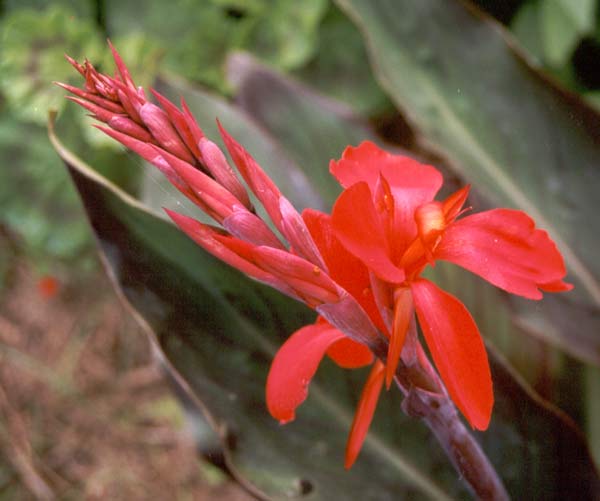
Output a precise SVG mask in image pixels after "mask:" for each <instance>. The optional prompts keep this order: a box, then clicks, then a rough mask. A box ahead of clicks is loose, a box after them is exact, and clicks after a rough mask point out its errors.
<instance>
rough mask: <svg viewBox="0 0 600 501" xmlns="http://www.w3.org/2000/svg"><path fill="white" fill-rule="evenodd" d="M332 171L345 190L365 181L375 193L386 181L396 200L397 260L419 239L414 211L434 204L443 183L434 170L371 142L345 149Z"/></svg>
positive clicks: (333, 165)
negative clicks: (421, 206)
mask: <svg viewBox="0 0 600 501" xmlns="http://www.w3.org/2000/svg"><path fill="white" fill-rule="evenodd" d="M329 168H330V171H331V173H332V174H333V175H334V176H335V177H336V178H337V179H338V181H339V182H340V184H341V185H342V186H344V187H345V188H348V187H350V186H352V185H353V184H355V183H358V182H361V181H364V182H366V183H367V184H368V185H369V188H370V189H371V192H372V193H375V188H376V185H377V180H378V179H379V176H380V175H381V176H383V177H384V178H385V179H386V181H387V182H388V183H389V185H390V188H391V192H392V194H393V197H394V204H395V214H394V234H395V236H394V251H395V254H394V255H395V256H396V255H397V254H398V256H397V257H398V258H399V255H401V254H402V253H403V252H404V250H405V249H406V247H407V246H408V244H410V242H411V241H412V240H413V238H414V237H415V235H416V226H415V223H414V220H413V214H414V211H415V209H416V208H417V207H418V206H419V205H422V204H424V203H427V202H430V201H431V200H433V198H434V197H435V194H436V193H437V192H438V190H439V189H440V187H441V186H442V181H443V179H442V175H441V174H440V172H439V171H438V170H437V169H436V168H435V167H432V166H430V165H425V164H421V163H419V162H417V161H416V160H414V159H412V158H410V157H406V156H403V155H392V154H391V153H389V152H387V151H385V150H382V149H381V148H379V147H378V146H377V145H375V144H373V143H371V142H369V141H365V142H363V143H361V144H360V145H359V146H358V147H352V146H349V147H348V148H346V149H345V150H344V153H343V155H342V158H341V159H340V160H338V161H337V162H336V161H331V163H330V164H329ZM396 253H397V254H396Z"/></svg>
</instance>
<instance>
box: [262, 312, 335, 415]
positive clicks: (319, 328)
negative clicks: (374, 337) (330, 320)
mask: <svg viewBox="0 0 600 501" xmlns="http://www.w3.org/2000/svg"><path fill="white" fill-rule="evenodd" d="M343 337H344V334H343V333H341V332H340V331H339V330H337V329H334V328H333V327H331V326H330V325H329V324H327V323H320V322H319V323H316V324H313V325H307V326H306V327H302V328H301V329H300V330H297V331H296V332H294V334H292V335H291V337H289V338H288V340H287V341H286V342H285V343H283V345H282V346H281V348H279V351H278V352H277V354H276V355H275V358H274V359H273V364H272V365H271V369H270V370H269V375H268V377H267V391H266V393H267V408H268V409H269V413H270V414H271V416H273V417H274V418H275V419H277V420H278V421H279V422H280V423H281V424H285V423H288V422H289V421H292V420H293V419H294V418H295V417H296V407H298V406H299V405H300V404H301V403H302V402H304V400H305V399H306V397H307V395H308V385H309V383H310V381H311V379H312V378H313V376H314V375H315V373H316V372H317V368H318V367H319V363H321V360H322V359H323V356H324V355H325V352H326V351H327V349H328V348H329V347H330V346H331V345H332V344H333V343H335V342H336V341H339V340H340V339H342V338H343Z"/></svg>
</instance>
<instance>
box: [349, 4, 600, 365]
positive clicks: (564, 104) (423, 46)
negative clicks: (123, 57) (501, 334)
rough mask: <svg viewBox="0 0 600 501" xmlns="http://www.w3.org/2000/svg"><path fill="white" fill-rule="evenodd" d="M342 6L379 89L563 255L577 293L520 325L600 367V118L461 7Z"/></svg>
mask: <svg viewBox="0 0 600 501" xmlns="http://www.w3.org/2000/svg"><path fill="white" fill-rule="evenodd" d="M338 4H339V5H340V6H341V7H342V8H343V9H344V10H345V11H346V12H347V13H348V15H350V17H351V18H352V19H353V20H354V21H355V23H356V24H357V25H358V27H359V28H360V29H361V31H362V32H363V35H364V36H365V39H366V40H367V43H368V45H369V48H370V55H371V59H372V64H373V67H374V68H375V71H376V75H377V77H378V79H379V81H380V83H381V85H382V87H383V88H384V89H385V90H386V91H387V92H388V94H389V96H390V97H391V98H392V99H393V100H394V102H395V103H396V104H397V105H398V106H399V107H400V108H401V109H403V110H405V111H406V112H407V114H408V115H409V117H410V118H411V120H412V122H413V123H414V124H415V125H416V126H417V127H418V129H420V131H421V132H422V133H423V134H424V135H425V137H426V138H427V140H429V141H430V143H431V144H433V145H435V147H437V148H439V150H440V151H443V152H444V153H445V154H446V155H447V157H448V158H449V159H450V160H451V161H452V164H453V166H454V167H455V168H456V169H457V170H458V172H460V173H461V174H462V175H463V176H464V177H466V178H467V179H468V180H469V181H471V182H472V183H474V185H475V187H476V188H477V189H478V190H480V191H481V192H482V193H483V194H484V195H485V196H486V198H487V199H488V200H490V201H491V202H492V203H493V205H500V206H508V207H515V208H519V209H523V210H525V211H526V212H527V213H529V214H530V215H531V216H532V217H533V218H534V219H535V220H536V222H537V224H538V225H539V226H540V227H542V228H545V229H546V230H548V232H549V233H550V235H551V236H552V238H553V239H554V240H555V242H556V243H557V245H558V247H559V248H560V250H561V251H562V253H563V255H564V257H565V262H566V266H567V269H568V271H569V279H571V280H573V281H574V282H575V285H576V287H575V290H574V291H572V292H570V293H569V294H560V295H549V297H548V299H545V300H544V303H543V304H544V306H543V307H542V308H543V309H538V308H532V307H531V303H530V302H525V301H517V300H515V301H513V308H514V310H515V314H516V316H517V318H516V320H517V321H518V322H519V324H520V325H521V326H523V327H524V328H526V329H527V330H529V331H531V332H535V333H536V335H538V336H540V337H543V338H544V339H547V340H548V341H550V342H552V343H555V344H557V345H559V346H561V347H562V348H564V349H565V350H567V351H568V352H569V353H571V354H573V355H574V356H576V357H578V358H580V359H583V360H586V361H589V362H592V363H595V364H600V337H599V336H598V334H597V333H598V330H599V327H600V323H599V321H598V318H599V317H598V307H599V306H600V283H599V278H598V277H599V276H600V261H599V260H598V259H597V255H596V250H595V249H597V244H598V235H600V219H599V218H598V217H596V212H597V211H596V207H597V192H598V188H599V187H600V171H599V170H598V168H597V166H598V164H600V142H598V140H597V131H598V130H599V127H600V119H599V117H598V116H597V115H595V114H594V113H592V112H590V110H589V109H588V108H587V107H585V106H582V105H581V103H580V102H578V101H577V100H576V99H575V98H572V97H571V96H567V95H564V94H562V93H561V92H560V91H559V90H557V89H555V88H553V87H552V86H550V85H549V84H548V82H547V81H545V80H543V79H542V78H541V77H540V76H539V75H538V74H536V73H535V72H534V71H533V70H532V69H531V68H529V67H528V66H526V64H525V63H524V62H523V60H522V59H521V58H519V57H518V56H517V55H516V54H515V53H514V52H513V51H512V50H511V48H510V47H509V45H508V44H507V43H506V40H505V38H504V34H503V32H502V31H501V28H500V27H499V26H497V25H496V24H495V23H493V22H492V21H490V20H488V19H486V18H483V17H481V16H480V15H478V14H476V13H475V12H474V11H472V10H470V9H467V8H465V7H464V5H462V4H461V3H460V2H446V1H442V0H423V1H422V2H419V3H418V4H417V3H414V2H409V1H401V2H396V1H390V0H377V1H365V0H338ZM398 12H402V15H398ZM457 26H460V29H456V27H457Z"/></svg>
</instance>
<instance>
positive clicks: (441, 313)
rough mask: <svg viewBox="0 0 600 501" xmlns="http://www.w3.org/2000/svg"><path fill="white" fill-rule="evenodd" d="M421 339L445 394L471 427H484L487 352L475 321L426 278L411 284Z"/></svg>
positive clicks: (488, 409)
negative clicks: (442, 382) (444, 386)
mask: <svg viewBox="0 0 600 501" xmlns="http://www.w3.org/2000/svg"><path fill="white" fill-rule="evenodd" d="M411 289H412V293H413V299H414V302H415V309H416V310H417V316H418V318H419V323H420V324H421V328H422V330H423V335H424V336H425V341H426V342H427V346H428V347H429V350H430V352H431V355H432V357H433V361H434V362H435V366H436V367H437V369H438V371H439V372H440V375H441V376H442V380H443V381H444V384H445V385H446V388H447V390H448V393H449V394H450V397H452V400H453V401H454V403H455V404H456V406H457V407H458V408H459V409H460V411H461V412H462V413H463V414H464V415H465V417H466V418H467V420H468V421H469V423H471V426H473V427H474V428H476V429H478V430H485V429H486V428H487V427H488V425H489V422H490V417H491V413H492V406H493V404H494V394H493V391H492V378H491V374H490V367H489V364H488V359H487V353H486V351H485V346H484V344H483V340H482V339H481V336H480V334H479V330H478V329H477V325H475V321H474V320H473V317H471V314H470V313H469V312H468V310H467V309H466V308H465V306H464V305H463V304H462V303H461V302H460V301H459V300H458V299H456V298H455V297H454V296H452V295H450V294H448V293H447V292H444V291H442V290H441V289H439V288H438V287H437V286H435V285H434V284H433V283H431V282H429V281H428V280H418V281H416V282H413V283H412V284H411Z"/></svg>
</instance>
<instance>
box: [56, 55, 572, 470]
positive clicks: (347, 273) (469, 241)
mask: <svg viewBox="0 0 600 501" xmlns="http://www.w3.org/2000/svg"><path fill="white" fill-rule="evenodd" d="M111 48H112V46H111ZM112 50H113V54H114V57H115V61H116V64H117V68H118V70H119V75H118V76H115V77H114V78H113V77H109V76H106V75H103V74H101V73H98V72H97V71H96V70H95V69H94V67H93V66H92V65H91V64H90V63H89V62H87V61H86V62H85V63H84V64H83V65H81V64H79V63H77V62H75V61H73V60H72V59H69V61H70V62H71V64H72V65H73V66H74V67H75V68H76V69H77V70H78V71H79V72H80V73H81V74H82V75H83V76H84V78H85V89H78V88H75V87H71V86H67V85H64V84H59V85H62V86H63V87H64V88H65V89H67V90H68V91H70V92H72V93H73V94H75V95H76V96H77V97H71V98H70V99H71V100H73V101H75V102H77V103H78V104H80V105H81V106H83V107H85V108H87V109H88V110H90V111H91V112H92V114H93V116H94V117H95V118H97V119H98V120H100V121H102V122H104V123H106V124H107V125H108V127H103V126H100V127H99V128H100V129H101V130H103V131H104V132H106V133H107V134H108V135H110V136H111V137H113V138H115V139H116V140H118V141H120V142H121V143H123V144H124V145H125V146H127V147H129V148H130V149H132V150H133V151H135V152H137V153H138V154H139V155H141V156H142V157H143V158H145V159H146V160H148V161H149V162H150V163H152V164H153V165H155V166H156V167H158V168H159V169H160V170H161V171H162V172H163V173H164V174H165V175H166V176H167V178H168V179H169V180H170V181H171V182H172V183H173V184H174V185H175V186H176V187H177V188H178V189H179V190H180V191H181V192H182V193H184V194H185V195H186V196H187V197H189V198H190V199H191V200H192V201H193V202H194V203H196V204H197V205H198V206H199V207H201V208H202V209H203V210H204V211H205V212H206V213H207V214H208V215H209V216H211V217H212V218H213V219H214V220H215V221H216V222H217V223H219V224H220V225H221V228H215V227H212V226H209V225H205V224H203V223H200V222H199V221H197V220H195V219H192V218H190V217H187V216H184V215H182V214H178V213H175V212H172V211H169V210H167V213H168V214H169V216H170V217H171V218H172V219H173V221H174V222H175V223H176V224H177V225H178V226H179V227H180V228H181V229H182V230H183V231H184V232H185V233H187V234H188V235H189V236H190V237H191V238H192V239H194V240H195V241H196V242H197V243H198V244H199V245H200V246H201V247H203V248H204V249H205V250H207V251H208V252H210V253H211V254H213V255H215V256H216V257H218V258H220V259H221V260H223V261H224V262H226V263H228V264H229V265H231V266H234V267H236V268H237V269H239V270H241V271H242V272H244V273H245V274H247V275H248V276H250V277H252V278H254V279H256V280H259V281H261V282H264V283H266V284H269V285H270V286H272V287H274V288H276V289H278V290H280V291H281V292H283V293H284V294H287V295H289V296H291V297H294V298H296V299H297V300H299V301H303V302H304V303H306V304H307V305H309V306H310V307H312V308H314V309H315V310H316V311H317V312H318V313H319V316H318V318H317V321H316V322H315V323H314V324H313V325H309V326H305V327H303V328H301V329H299V330H298V331H296V332H295V333H294V334H292V335H291V337H290V338H289V339H288V340H287V341H286V342H285V343H284V344H283V346H282V347H281V348H280V350H279V351H278V353H277V355H276V356H275V359H274V360H273V364H272V366H271V370H270V372H269V376H268V378H267V385H266V399H267V407H268V409H269V412H270V413H271V415H272V416H273V417H274V418H276V419H278V420H279V421H280V422H281V423H285V422H288V421H290V420H292V419H294V417H295V410H296V408H297V407H298V406H299V405H300V404H301V403H302V402H303V401H304V400H305V398H306V396H307V392H308V385H309V383H310V380H311V379H312V377H313V376H314V374H315V372H316V371H317V368H318V365H319V363H320V362H321V360H322V358H323V357H324V356H325V355H327V356H328V357H330V358H331V359H332V360H333V361H334V362H336V363H337V364H338V365H339V366H341V367H344V368H357V367H362V366H366V365H369V364H373V367H372V369H371V372H370V375H369V377H368V379H367V382H366V384H365V387H364V389H363V392H362V395H361V398H360V401H359V405H358V407H357V411H356V414H355V418H354V422H353V424H352V428H351V431H350V436H349V439H348V445H347V449H346V460H345V465H346V467H347V468H349V467H350V466H351V465H352V464H353V462H354V461H355V460H356V457H357V456H358V453H359V451H360V448H361V446H362V443H363V440H364V438H365V436H366V434H367V431H368V428H369V426H370V423H371V420H372V417H373V414H374V411H375V407H376V404H377V399H378V396H379V394H380V391H381V388H382V387H383V384H384V382H385V383H386V386H387V387H388V388H389V386H390V385H391V383H392V381H393V380H394V379H395V378H397V377H398V376H397V375H398V371H397V369H398V367H399V364H401V366H402V367H404V368H406V367H408V368H410V367H411V366H419V365H420V366H427V367H429V366H428V362H427V361H426V358H425V357H426V355H425V352H424V350H423V348H422V347H421V345H420V344H419V341H418V337H417V330H416V324H417V320H418V324H419V325H420V327H421V331H422V333H423V337H424V339H425V342H426V343H427V346H428V348H429V351H430V353H431V356H432V358H433V361H434V363H435V366H436V367H437V369H438V371H439V373H440V376H441V379H442V381H443V383H444V387H445V389H444V387H442V386H440V388H439V391H441V392H445V391H447V392H448V394H449V395H450V397H451V398H452V400H453V401H454V403H455V404H456V406H457V407H458V408H459V409H460V411H461V412H462V413H463V415H464V416H465V417H466V419H467V420H468V422H469V423H470V424H471V426H473V427H474V428H476V429H479V430H484V429H486V428H487V427H488V424H489V421H490V417H491V411H492V406H493V392H492V381H491V377H490V369H489V365H488V360H487V355H486V352H485V348H484V344H483V342H482V339H481V336H480V334H479V331H478V329H477V326H476V325H475V322H474V320H473V318H472V317H471V315H470V314H469V312H468V311H467V309H466V308H465V306H464V305H463V304H462V303H461V302H460V301H459V300H458V299H457V298H455V297H454V296H452V295H450V294H448V293H447V292H444V291H442V290H441V289H439V288H438V287H437V286H436V285H434V284H433V283H432V282H430V281H429V280H426V279H425V278H422V276H421V273H422V272H423V270H424V269H425V267H427V266H428V265H431V266H434V265H435V263H436V261H437V260H445V261H450V262H453V263H455V264H458V265H460V266H462V267H464V268H466V269H467V270H469V271H471V272H473V273H476V274H478V275H480V276H481V277H483V278H485V279H486V280H488V281H489V282H491V283H492V284H494V285H496V286H497V287H500V288H501V289H503V290H505V291H507V292H511V293H514V294H518V295H521V296H524V297H527V298H530V299H540V298H541V297H542V291H546V292H558V291H566V290H569V289H571V288H572V286H571V285H570V284H567V283H565V282H564V281H563V278H564V276H565V274H566V271H565V266H564V263H563V259H562V257H561V255H560V253H559V252H558V250H557V248H556V246H555V244H554V243H553V242H552V240H551V239H550V238H549V236H548V234H547V233H546V232H545V231H543V230H540V229H536V228H535V224H534V222H533V221H532V220H531V218H529V217H528V216H527V215H526V214H525V213H523V212H521V211H517V210H509V209H496V210H491V211H487V212H482V213H479V214H473V215H469V216H466V217H462V218H460V216H462V215H463V214H464V212H465V211H466V209H463V206H464V203H465V201H466V199H467V195H468V192H469V187H465V188H463V189H461V190H459V191H457V192H456V193H454V194H452V195H450V196H449V197H448V198H446V199H445V200H443V201H435V200H434V197H435V196H436V194H437V192H438V190H439V189H440V187H441V185H442V176H441V174H440V173H439V172H438V171H437V170H436V169H435V168H434V167H431V166H428V165H423V164H420V163H418V162H416V161H415V160H413V159H410V158H407V157H403V156H395V155H392V154H390V153H387V152H385V151H383V150H381V149H380V148H378V147H377V146H376V145H375V144H373V143H370V142H364V143H362V144H361V145H359V146H358V147H348V148H347V149H346V150H345V151H344V154H343V156H342V158H341V159H340V160H339V161H332V162H331V164H330V170H331V173H332V174H333V175H334V176H335V177H336V178H337V179H338V181H339V182H340V184H341V185H342V187H343V188H344V191H343V193H342V194H341V195H340V197H339V198H338V199H337V201H336V203H335V205H334V207H333V211H332V214H331V215H328V214H324V213H322V212H318V211H315V210H311V209H307V210H305V211H304V212H303V214H302V215H300V214H299V213H298V212H297V211H296V210H295V209H294V207H293V206H292V205H291V203H290V202H289V201H288V200H287V198H285V197H284V196H283V195H282V194H281V192H280V191H279V190H278V188H277V187H276V186H275V185H274V183H273V182H272V181H271V179H269V177H268V176H267V175H266V174H265V172H264V171H263V170H262V169H261V167H260V166H259V165H258V164H257V163H256V162H255V161H254V159H253V158H252V157H251V156H250V154H249V153H248V152H247V151H246V150H245V149H244V148H243V147H242V146H241V145H240V144H238V143H237V142H236V141H235V140H234V139H233V138H232V137H231V136H230V135H229V134H228V133H227V132H226V131H225V129H223V128H222V127H221V125H220V124H219V129H220V132H221V136H222V138H223V141H224V143H225V146H226V148H227V150H228V152H229V155H230V156H231V159H232V160H233V162H234V164H235V166H236V167H237V170H238V172H239V173H240V175H241V177H242V178H243V180H244V181H245V183H246V185H247V186H248V187H249V188H250V190H251V191H252V192H253V193H254V195H255V196H256V198H257V199H258V201H259V202H260V203H261V204H262V205H263V207H264V208H265V210H266V213H267V214H268V216H269V218H270V219H271V221H272V223H273V224H274V226H275V228H276V231H273V230H271V229H270V227H269V226H268V225H267V224H266V223H265V221H263V220H262V219H261V218H260V217H259V216H258V215H256V213H255V211H254V208H253V207H252V204H251V203H250V198H249V196H248V193H247V192H246V189H245V188H244V186H243V184H242V183H241V182H240V180H239V179H238V177H237V176H236V175H235V174H234V171H233V169H232V168H231V167H230V166H229V163H228V161H227V159H226V157H225V155H224V154H223V152H222V151H221V150H220V149H219V148H218V146H217V145H216V144H215V143H213V142H211V141H210V140H208V139H207V138H206V137H204V134H203V132H202V130H201V129H200V127H199V126H198V125H197V123H196V122H195V120H194V119H193V117H192V115H191V113H190V112H189V109H188V108H187V106H186V104H185V102H183V101H182V107H181V110H180V109H179V108H177V107H176V106H175V105H174V104H172V103H171V102H169V101H168V100H167V99H166V98H164V97H163V96H161V95H160V94H158V93H156V92H154V91H153V93H154V95H155V97H156V99H157V100H158V102H159V104H160V106H161V107H158V106H156V105H154V104H152V103H150V102H148V101H147V100H146V97H145V93H144V91H143V89H141V88H136V87H135V85H134V83H133V80H132V79H131V76H130V75H129V71H128V70H127V68H126V66H125V64H124V63H123V62H122V60H121V59H120V57H119V55H118V54H117V52H116V51H115V50H114V49H112ZM398 383H399V386H401V388H402V384H401V383H400V382H399V381H398ZM411 384H413V385H415V386H418V384H419V382H418V381H412V382H411ZM403 389H404V390H406V388H403ZM428 391H431V388H428ZM436 391H437V389H436Z"/></svg>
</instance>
